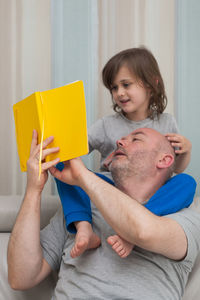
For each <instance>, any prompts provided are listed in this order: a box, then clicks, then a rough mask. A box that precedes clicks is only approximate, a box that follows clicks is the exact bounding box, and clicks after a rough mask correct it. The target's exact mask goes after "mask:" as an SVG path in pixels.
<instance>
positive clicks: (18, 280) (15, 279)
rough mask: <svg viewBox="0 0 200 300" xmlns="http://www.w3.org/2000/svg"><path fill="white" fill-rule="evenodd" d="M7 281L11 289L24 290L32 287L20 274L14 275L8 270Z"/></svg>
mask: <svg viewBox="0 0 200 300" xmlns="http://www.w3.org/2000/svg"><path fill="white" fill-rule="evenodd" d="M8 283H9V285H10V287H11V288H12V289H13V290H16V291H24V290H27V289H29V288H31V287H32V284H31V285H30V284H28V283H27V280H24V279H23V278H22V276H16V275H15V274H13V273H11V272H10V271H9V270H8Z"/></svg>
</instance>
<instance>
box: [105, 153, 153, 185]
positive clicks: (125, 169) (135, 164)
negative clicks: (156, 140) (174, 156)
mask: <svg viewBox="0 0 200 300" xmlns="http://www.w3.org/2000/svg"><path fill="white" fill-rule="evenodd" d="M155 155H156V152H155V151H152V152H149V151H146V150H143V151H138V152H134V154H132V155H131V156H126V157H124V158H122V159H121V158H119V159H118V158H116V160H114V161H113V162H112V163H111V166H110V171H111V173H112V177H113V180H114V182H115V185H116V186H118V187H120V186H122V185H123V183H124V182H125V181H126V180H127V179H128V178H131V177H132V178H133V179H134V178H135V179H136V178H137V179H140V180H145V178H146V177H147V176H151V172H152V167H153V166H152V162H153V161H154V159H155Z"/></svg>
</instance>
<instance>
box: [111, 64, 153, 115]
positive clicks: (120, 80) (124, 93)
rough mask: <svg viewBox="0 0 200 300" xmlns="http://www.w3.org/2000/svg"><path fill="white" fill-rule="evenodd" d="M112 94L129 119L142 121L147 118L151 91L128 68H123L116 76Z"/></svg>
mask: <svg viewBox="0 0 200 300" xmlns="http://www.w3.org/2000/svg"><path fill="white" fill-rule="evenodd" d="M111 93H112V96H113V99H114V101H115V102H116V104H117V105H118V106H119V107H120V108H121V109H122V111H123V112H124V114H125V116H126V117H127V118H128V119H130V120H134V121H140V120H144V119H145V118H147V113H148V106H149V98H150V91H149V90H147V89H146V88H145V87H144V85H143V83H142V82H139V81H137V80H136V78H135V76H134V75H133V74H132V73H131V72H130V71H129V69H128V68H127V67H126V66H122V67H121V68H120V69H119V72H118V73H117V75H116V76H115V78H114V81H113V84H112V88H111Z"/></svg>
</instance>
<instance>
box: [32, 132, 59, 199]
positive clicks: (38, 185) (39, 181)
mask: <svg viewBox="0 0 200 300" xmlns="http://www.w3.org/2000/svg"><path fill="white" fill-rule="evenodd" d="M52 141H53V136H51V137H48V138H47V139H46V140H44V141H43V145H42V149H43V151H42V162H41V169H42V172H41V176H40V178H39V156H40V145H38V144H37V131H36V130H34V131H33V137H32V143H31V151H30V157H29V160H28V161H27V191H31V192H32V191H36V192H39V193H41V192H42V190H43V188H44V185H45V183H46V181H47V179H48V172H47V170H48V169H49V168H50V167H52V166H53V165H55V164H57V163H58V162H59V158H56V159H54V160H52V161H50V162H45V157H46V156H47V155H49V154H51V153H55V152H58V151H59V148H58V147H54V148H48V149H46V147H47V146H48V145H49V144H50V143H51V142H52Z"/></svg>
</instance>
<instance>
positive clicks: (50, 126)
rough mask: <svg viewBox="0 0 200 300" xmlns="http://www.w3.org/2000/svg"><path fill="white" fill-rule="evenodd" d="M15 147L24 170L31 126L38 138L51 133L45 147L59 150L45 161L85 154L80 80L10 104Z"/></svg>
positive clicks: (83, 115)
mask: <svg viewBox="0 0 200 300" xmlns="http://www.w3.org/2000/svg"><path fill="white" fill-rule="evenodd" d="M13 112H14V119H15V132H16V140H17V148H18V154H19V159H20V168H21V171H26V170H27V167H26V163H27V160H28V158H29V156H30V147H31V140H32V133H33V129H36V130H37V132H38V143H41V142H42V141H41V139H42V136H43V139H46V138H47V137H49V136H52V135H53V136H54V141H53V142H52V143H51V144H50V145H49V147H59V148H60V151H59V152H58V153H54V154H51V155H48V156H47V157H46V161H50V160H53V159H55V158H57V157H59V158H60V161H65V160H68V159H71V158H75V157H78V156H82V155H85V154H87V153H88V139H87V121H86V107H85V96H84V87H83V82H82V81H75V82H73V83H70V84H68V85H65V86H62V87H59V88H55V89H52V90H48V91H44V92H36V93H34V94H32V95H30V96H29V97H27V98H25V99H23V100H21V101H19V102H18V103H16V104H14V105H13Z"/></svg>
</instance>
